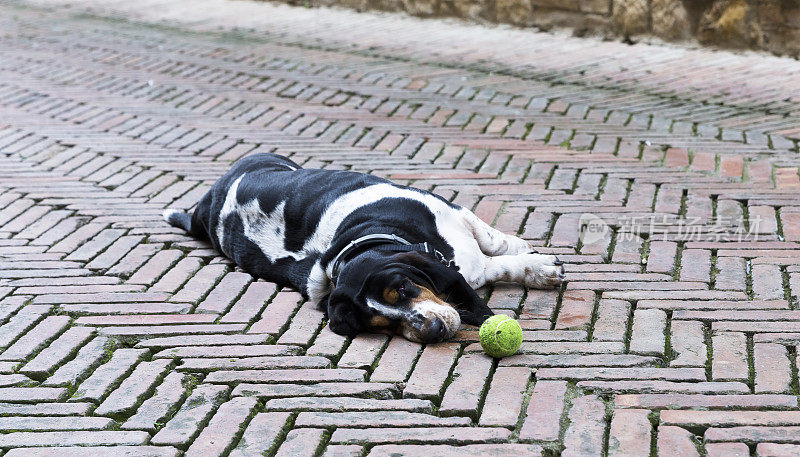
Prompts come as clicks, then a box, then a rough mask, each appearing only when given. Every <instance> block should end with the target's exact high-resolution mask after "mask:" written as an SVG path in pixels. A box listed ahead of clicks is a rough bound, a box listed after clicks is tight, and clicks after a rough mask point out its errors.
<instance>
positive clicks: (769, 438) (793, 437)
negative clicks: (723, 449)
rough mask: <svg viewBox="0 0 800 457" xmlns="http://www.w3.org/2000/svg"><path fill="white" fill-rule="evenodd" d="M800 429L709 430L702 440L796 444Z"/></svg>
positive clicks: (795, 427)
mask: <svg viewBox="0 0 800 457" xmlns="http://www.w3.org/2000/svg"><path fill="white" fill-rule="evenodd" d="M798 431H800V427H797V426H792V427H762V426H743V427H726V428H714V427H712V428H709V429H707V430H706V433H705V435H704V438H705V440H706V442H718V441H745V442H778V443H797V442H798V439H797V436H798V435H797V433H798Z"/></svg>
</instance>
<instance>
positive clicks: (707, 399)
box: [614, 393, 794, 409]
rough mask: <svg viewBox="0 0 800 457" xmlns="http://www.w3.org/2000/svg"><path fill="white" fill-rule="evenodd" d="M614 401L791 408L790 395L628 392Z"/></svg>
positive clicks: (678, 406)
mask: <svg viewBox="0 0 800 457" xmlns="http://www.w3.org/2000/svg"><path fill="white" fill-rule="evenodd" d="M614 403H615V405H616V406H618V407H625V408H653V409H682V408H725V409H736V408H791V407H794V401H793V397H792V396H790V395H765V394H761V395H693V394H672V393H664V394H628V395H617V396H616V397H615V398H614Z"/></svg>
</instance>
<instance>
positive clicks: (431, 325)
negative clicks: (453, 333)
mask: <svg viewBox="0 0 800 457" xmlns="http://www.w3.org/2000/svg"><path fill="white" fill-rule="evenodd" d="M422 337H423V338H424V340H425V342H428V343H433V342H438V341H443V340H444V339H445V338H446V337H447V326H445V325H444V321H442V320H441V319H439V318H438V317H435V318H433V319H431V320H430V321H428V322H426V323H425V325H424V326H423V328H422Z"/></svg>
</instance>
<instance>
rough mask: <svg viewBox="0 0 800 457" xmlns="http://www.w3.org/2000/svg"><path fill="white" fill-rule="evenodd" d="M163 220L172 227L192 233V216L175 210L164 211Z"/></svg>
mask: <svg viewBox="0 0 800 457" xmlns="http://www.w3.org/2000/svg"><path fill="white" fill-rule="evenodd" d="M164 220H165V221H167V222H168V223H169V225H171V226H173V227H178V228H182V229H184V230H186V231H187V232H189V233H192V215H191V214H189V213H184V212H183V211H178V210H176V209H165V210H164Z"/></svg>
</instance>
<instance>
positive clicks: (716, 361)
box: [711, 332, 749, 381]
mask: <svg viewBox="0 0 800 457" xmlns="http://www.w3.org/2000/svg"><path fill="white" fill-rule="evenodd" d="M711 346H712V348H713V352H714V356H713V358H712V359H711V377H712V379H714V380H715V381H718V380H720V381H721V380H724V381H745V380H747V379H748V378H749V368H748V365H747V339H746V337H745V335H744V334H743V333H733V332H721V333H716V334H714V335H713V336H712V337H711Z"/></svg>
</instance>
